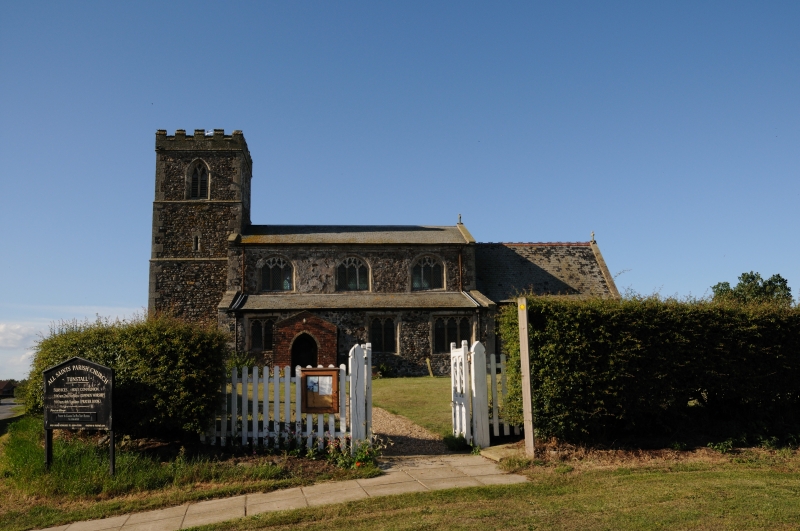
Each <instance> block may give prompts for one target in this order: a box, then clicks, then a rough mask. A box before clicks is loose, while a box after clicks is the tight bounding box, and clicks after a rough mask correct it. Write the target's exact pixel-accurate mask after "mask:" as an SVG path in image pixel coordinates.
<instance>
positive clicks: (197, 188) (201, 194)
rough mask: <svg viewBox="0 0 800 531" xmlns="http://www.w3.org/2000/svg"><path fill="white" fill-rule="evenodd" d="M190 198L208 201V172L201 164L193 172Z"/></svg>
mask: <svg viewBox="0 0 800 531" xmlns="http://www.w3.org/2000/svg"><path fill="white" fill-rule="evenodd" d="M189 197H190V198H191V199H208V170H207V169H206V166H205V164H203V163H201V162H198V163H197V164H196V165H195V167H194V170H193V171H192V175H191V185H190V187H189Z"/></svg>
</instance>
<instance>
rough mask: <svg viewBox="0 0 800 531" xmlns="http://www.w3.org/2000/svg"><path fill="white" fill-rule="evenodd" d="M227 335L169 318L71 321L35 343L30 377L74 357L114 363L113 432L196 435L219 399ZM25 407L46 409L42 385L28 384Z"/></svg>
mask: <svg viewBox="0 0 800 531" xmlns="http://www.w3.org/2000/svg"><path fill="white" fill-rule="evenodd" d="M227 339H228V338H227V336H226V335H225V334H224V333H223V332H221V331H219V330H217V329H216V328H212V327H210V326H200V325H194V324H189V323H186V322H183V321H180V320H177V319H174V318H170V317H166V316H156V317H150V318H136V319H133V320H132V321H123V322H120V321H117V322H109V321H102V320H100V319H98V320H97V321H95V322H94V323H89V322H87V323H78V322H75V321H73V322H67V323H61V324H60V325H58V326H54V327H53V328H52V329H51V331H50V335H49V336H48V337H46V338H43V339H42V340H40V341H39V342H38V343H37V345H36V349H35V355H34V359H33V367H32V369H31V373H30V376H29V378H28V380H29V382H41V381H42V372H43V371H44V370H45V369H47V368H48V367H52V366H53V365H56V364H58V363H61V362H63V361H66V360H67V359H69V358H71V357H73V356H79V357H81V358H84V359H87V360H90V361H94V362H96V363H100V364H102V365H106V366H108V367H111V368H112V369H114V430H115V431H117V432H120V433H124V434H130V435H133V436H149V437H164V436H175V435H181V434H187V433H198V432H201V431H203V430H204V429H205V428H206V427H207V423H208V420H209V419H210V418H211V416H212V414H213V411H214V408H215V407H216V405H217V402H218V400H219V398H220V392H219V389H220V386H221V384H222V380H223V379H224V375H225V358H226V356H227V355H228V347H227ZM25 407H26V409H27V411H28V412H31V413H39V412H41V410H42V385H37V384H35V383H34V384H31V385H28V386H27V394H26V397H25Z"/></svg>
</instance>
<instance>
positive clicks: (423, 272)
mask: <svg viewBox="0 0 800 531" xmlns="http://www.w3.org/2000/svg"><path fill="white" fill-rule="evenodd" d="M443 273H444V269H443V268H442V263H441V262H439V261H438V260H436V259H435V258H433V257H431V256H424V257H422V258H420V259H419V260H417V263H416V264H414V267H413V268H412V269H411V289H412V290H423V289H442V288H443V287H444V274H443Z"/></svg>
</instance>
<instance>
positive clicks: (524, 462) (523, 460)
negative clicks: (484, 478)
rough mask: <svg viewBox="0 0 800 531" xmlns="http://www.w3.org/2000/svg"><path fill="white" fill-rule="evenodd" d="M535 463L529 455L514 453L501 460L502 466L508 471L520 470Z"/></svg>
mask: <svg viewBox="0 0 800 531" xmlns="http://www.w3.org/2000/svg"><path fill="white" fill-rule="evenodd" d="M533 465H534V461H533V460H532V459H529V458H527V457H522V456H516V455H512V456H511V457H506V458H504V459H502V460H500V468H501V469H503V470H505V471H506V472H518V471H520V470H524V469H526V468H530V467H532V466H533Z"/></svg>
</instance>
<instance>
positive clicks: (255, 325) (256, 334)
mask: <svg viewBox="0 0 800 531" xmlns="http://www.w3.org/2000/svg"><path fill="white" fill-rule="evenodd" d="M274 325H275V323H274V322H273V321H272V320H271V319H268V320H266V321H260V320H258V321H250V350H254V351H262V350H272V328H273V326H274Z"/></svg>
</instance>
